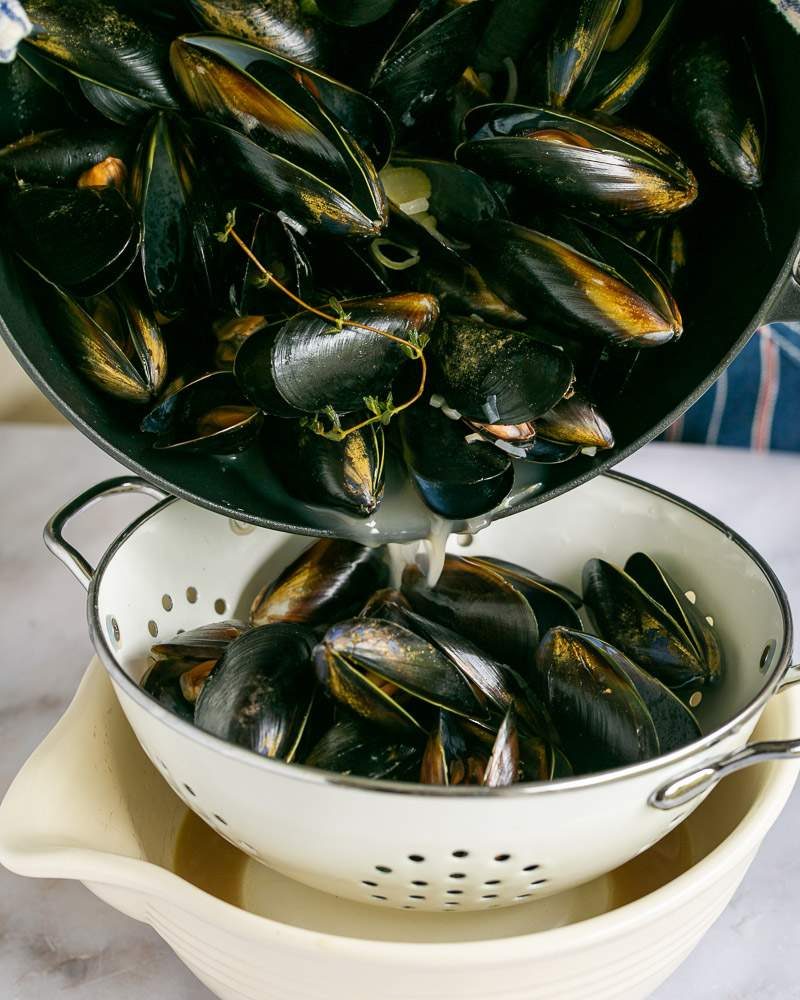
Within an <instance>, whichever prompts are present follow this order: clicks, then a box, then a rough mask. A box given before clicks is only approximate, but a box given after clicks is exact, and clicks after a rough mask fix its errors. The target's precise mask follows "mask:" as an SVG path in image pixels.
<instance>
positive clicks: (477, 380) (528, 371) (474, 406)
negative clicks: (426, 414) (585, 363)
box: [431, 316, 575, 424]
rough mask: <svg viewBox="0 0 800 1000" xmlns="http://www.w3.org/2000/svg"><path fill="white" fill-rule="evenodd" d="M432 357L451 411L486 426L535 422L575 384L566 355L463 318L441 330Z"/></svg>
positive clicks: (448, 321) (438, 383) (451, 320)
mask: <svg viewBox="0 0 800 1000" xmlns="http://www.w3.org/2000/svg"><path fill="white" fill-rule="evenodd" d="M431 354H432V357H433V359H434V362H435V365H436V388H437V390H438V391H439V392H440V393H441V394H442V395H443V396H444V398H445V399H446V401H447V405H448V406H450V407H452V408H453V409H455V410H458V411H459V413H461V415H462V416H463V417H466V418H467V419H469V420H476V421H480V422H482V423H488V424H521V423H524V422H526V421H531V420H534V419H535V418H536V417H539V416H541V415H542V414H544V413H546V412H547V411H548V410H550V409H552V408H553V407H554V406H555V405H556V404H557V403H558V402H559V401H560V400H562V399H563V398H564V396H565V395H566V394H567V393H568V392H569V391H570V390H571V388H572V383H573V381H574V378H575V373H574V370H573V367H572V362H571V361H570V359H569V357H568V356H567V354H566V353H565V352H564V351H562V350H559V349H558V348H556V347H551V346H550V345H549V344H542V343H538V342H537V341H535V340H533V339H531V338H530V337H528V336H526V335H525V334H524V333H517V332H514V331H511V330H504V329H500V328H498V327H494V326H490V325H489V324H488V323H483V322H478V321H476V320H473V319H470V318H469V317H465V316H452V317H449V318H448V319H446V320H445V321H444V322H443V323H442V324H441V326H440V328H439V330H438V331H437V334H436V336H435V337H434V338H433V341H432V344H431Z"/></svg>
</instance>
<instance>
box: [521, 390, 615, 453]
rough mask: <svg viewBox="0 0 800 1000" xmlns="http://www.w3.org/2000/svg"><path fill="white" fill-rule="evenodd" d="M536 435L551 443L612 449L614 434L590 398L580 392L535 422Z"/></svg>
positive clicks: (562, 401) (564, 400)
mask: <svg viewBox="0 0 800 1000" xmlns="http://www.w3.org/2000/svg"><path fill="white" fill-rule="evenodd" d="M536 433H537V435H538V436H540V437H542V438H546V439H547V440H549V441H554V442H556V443H560V444H564V445H578V446H579V447H581V448H602V449H607V448H613V447H614V433H613V431H612V430H611V428H610V427H609V425H608V423H607V421H606V420H605V418H604V417H603V415H602V414H601V413H600V411H599V410H598V409H597V407H596V406H595V404H594V403H593V402H592V401H591V399H589V397H588V396H587V395H586V394H585V393H584V392H581V391H580V390H578V391H576V392H575V393H574V394H573V395H572V396H570V398H569V399H563V400H561V402H560V403H558V404H557V405H556V406H555V407H554V408H553V409H552V410H550V411H549V412H548V413H543V414H542V415H541V416H540V417H539V418H538V419H537V421H536Z"/></svg>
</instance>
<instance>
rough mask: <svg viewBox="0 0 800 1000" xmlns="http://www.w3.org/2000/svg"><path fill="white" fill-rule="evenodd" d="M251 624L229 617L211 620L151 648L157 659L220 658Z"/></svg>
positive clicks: (152, 654) (151, 652)
mask: <svg viewBox="0 0 800 1000" xmlns="http://www.w3.org/2000/svg"><path fill="white" fill-rule="evenodd" d="M249 628H250V626H249V625H248V624H247V622H242V621H237V620H236V619H229V620H227V621H219V622H211V623H210V624H208V625H200V626H198V627H197V628H193V629H189V630H188V631H187V632H179V633H178V634H177V635H176V636H173V638H172V639H169V640H167V641H166V642H157V643H156V644H155V645H154V646H153V647H151V649H150V654H151V656H154V657H155V658H156V659H157V660H163V659H170V658H178V657H181V658H183V659H185V660H218V659H219V658H220V656H222V654H223V653H224V652H225V650H226V649H227V647H228V646H229V645H230V643H231V642H233V640H234V639H238V638H239V636H240V635H242V633H243V632H246V631H247V630H248V629H249Z"/></svg>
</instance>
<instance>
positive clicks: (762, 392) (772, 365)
mask: <svg viewBox="0 0 800 1000" xmlns="http://www.w3.org/2000/svg"><path fill="white" fill-rule="evenodd" d="M759 351H760V354H761V382H760V384H759V387H758V401H757V403H756V410H755V416H754V419H753V431H752V435H751V441H750V446H751V448H753V450H754V451H767V450H768V449H769V445H770V441H771V439H772V418H773V417H774V415H775V401H776V400H777V398H778V387H779V378H778V374H779V365H780V350H779V348H778V345H777V344H776V343H775V342H774V341H773V340H772V337H771V335H770V332H769V330H762V331H761V332H760V333H759Z"/></svg>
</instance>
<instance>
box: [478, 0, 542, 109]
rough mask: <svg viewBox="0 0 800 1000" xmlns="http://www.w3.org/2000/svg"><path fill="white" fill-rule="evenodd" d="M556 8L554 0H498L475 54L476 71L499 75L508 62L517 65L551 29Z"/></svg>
mask: <svg viewBox="0 0 800 1000" xmlns="http://www.w3.org/2000/svg"><path fill="white" fill-rule="evenodd" d="M555 7H556V5H555V4H554V3H553V2H552V0H495V3H494V5H493V8H492V14H491V17H490V18H489V23H488V24H487V25H486V30H485V31H484V33H483V36H482V38H481V42H480V45H479V46H478V50H477V52H476V54H475V67H476V69H478V70H479V71H480V72H482V73H483V72H486V73H496V72H498V71H499V70H502V69H503V68H504V67H506V66H507V65H508V62H509V61H511V62H513V63H514V64H518V63H519V62H520V61H521V60H522V59H523V58H524V57H525V56H526V55H527V54H528V53H529V51H530V49H531V48H533V45H534V43H535V42H536V40H537V39H538V38H539V37H541V36H542V34H543V33H544V31H545V29H546V28H547V27H549V24H550V21H551V20H552V19H553V14H554V13H555ZM481 103H484V102H481Z"/></svg>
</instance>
